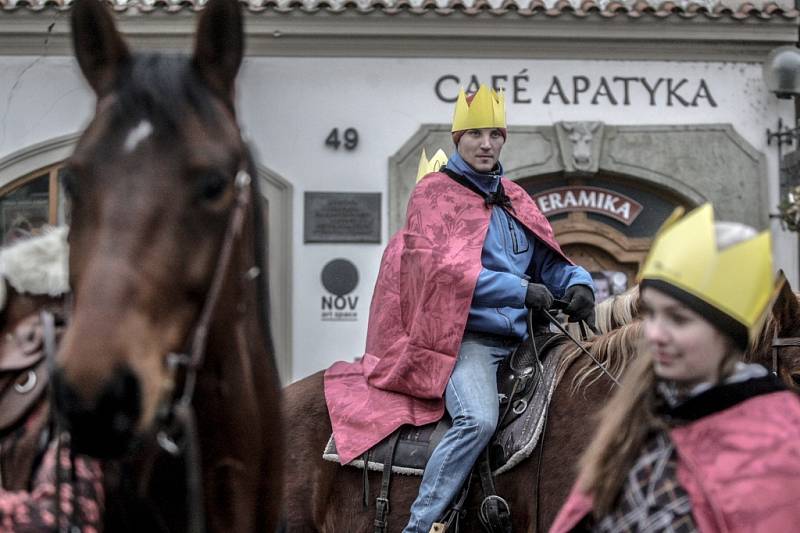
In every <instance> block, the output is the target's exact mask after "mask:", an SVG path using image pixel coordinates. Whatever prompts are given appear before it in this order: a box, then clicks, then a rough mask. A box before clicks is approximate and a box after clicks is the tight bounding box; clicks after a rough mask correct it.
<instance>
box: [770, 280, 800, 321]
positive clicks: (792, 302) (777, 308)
mask: <svg viewBox="0 0 800 533" xmlns="http://www.w3.org/2000/svg"><path fill="white" fill-rule="evenodd" d="M779 276H781V277H783V276H784V274H783V271H782V270H781V271H780V272H779ZM772 315H773V317H774V318H775V320H776V321H777V323H778V326H779V327H780V328H794V327H796V324H797V322H798V320H799V319H800V303H798V301H797V296H795V294H794V291H793V290H792V286H791V285H789V280H786V279H785V278H784V282H783V285H782V287H781V290H780V293H778V297H777V299H776V300H775V304H774V305H773V306H772ZM778 334H779V335H780V336H786V335H785V332H783V331H779V332H778Z"/></svg>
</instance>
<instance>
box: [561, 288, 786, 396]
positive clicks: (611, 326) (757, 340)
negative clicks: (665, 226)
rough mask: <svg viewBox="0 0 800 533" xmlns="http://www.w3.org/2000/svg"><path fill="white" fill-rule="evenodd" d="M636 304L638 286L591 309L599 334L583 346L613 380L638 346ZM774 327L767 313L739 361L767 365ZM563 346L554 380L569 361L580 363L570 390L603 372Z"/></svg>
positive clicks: (590, 381) (770, 315) (628, 361)
mask: <svg viewBox="0 0 800 533" xmlns="http://www.w3.org/2000/svg"><path fill="white" fill-rule="evenodd" d="M794 295H795V297H796V298H798V300H800V293H797V292H795V293H794ZM638 306H639V287H638V285H637V286H634V287H633V288H631V289H629V290H628V291H626V292H624V293H622V294H620V295H617V296H614V297H613V298H609V299H608V300H605V301H603V302H601V303H600V304H598V305H597V308H596V309H595V313H596V317H597V329H598V331H600V335H598V336H596V337H594V338H592V339H589V340H587V341H584V342H583V347H584V348H585V349H586V350H588V351H589V353H591V354H592V355H593V356H594V357H595V358H596V359H597V360H598V361H599V362H600V363H601V364H602V365H603V367H604V368H605V369H606V370H607V371H608V372H609V373H610V374H611V375H613V376H614V377H615V378H617V379H619V378H620V377H621V376H622V374H623V373H624V371H625V369H626V368H627V367H628V364H629V363H630V362H631V360H632V359H633V358H634V357H636V354H637V353H638V352H639V349H640V343H641V339H642V333H643V332H642V322H641V320H640V319H639V318H638V311H639V308H638ZM777 328H778V323H777V321H776V320H775V318H774V317H773V315H772V313H767V317H766V319H765V320H764V324H763V325H762V326H761V329H760V330H759V332H758V335H756V336H755V337H754V338H753V339H752V340H751V342H750V345H749V346H748V349H747V351H746V352H745V353H744V356H743V360H744V361H745V362H747V363H759V364H762V365H766V366H767V367H769V361H767V360H766V359H765V355H764V354H769V350H770V347H771V345H772V340H773V338H774V336H775V334H776V333H777ZM566 346H567V349H566V350H565V352H564V353H563V354H562V356H561V361H560V362H559V367H558V379H559V380H560V379H561V378H562V377H563V376H564V375H565V374H566V372H567V370H568V369H569V368H570V367H572V365H573V364H578V365H580V366H579V367H578V368H577V370H576V371H575V376H574V378H573V380H572V388H573V391H575V390H577V389H578V388H580V387H581V386H584V385H586V386H588V385H591V384H592V383H594V382H595V381H597V379H598V378H600V376H602V375H603V372H602V370H600V368H598V366H597V365H596V364H595V363H594V362H593V361H592V360H591V359H589V358H588V357H587V356H586V354H584V353H583V352H582V351H581V350H580V349H578V348H577V347H574V346H572V347H570V345H566Z"/></svg>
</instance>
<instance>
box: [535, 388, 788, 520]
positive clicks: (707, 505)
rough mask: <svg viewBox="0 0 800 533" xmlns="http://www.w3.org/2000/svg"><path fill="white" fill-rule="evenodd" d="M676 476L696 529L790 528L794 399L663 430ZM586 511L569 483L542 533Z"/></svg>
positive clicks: (763, 399) (766, 400) (784, 397)
mask: <svg viewBox="0 0 800 533" xmlns="http://www.w3.org/2000/svg"><path fill="white" fill-rule="evenodd" d="M670 436H671V438H672V441H673V442H674V443H675V448H676V450H677V452H678V481H679V482H680V483H681V485H682V486H683V488H684V489H686V492H687V493H688V494H689V498H690V499H691V501H692V515H693V516H694V519H695V523H696V524H697V528H698V531H702V532H703V533H772V532H777V531H797V528H798V524H800V400H798V398H797V395H795V394H794V393H791V392H775V393H771V394H765V395H762V396H757V397H755V398H750V399H749V400H746V401H744V402H742V403H740V404H738V405H736V406H734V407H731V408H729V409H726V410H724V411H720V412H718V413H715V414H713V415H710V416H707V417H704V418H702V419H700V420H698V421H696V422H693V423H691V424H689V425H686V426H681V427H679V428H676V429H673V430H672V431H671V432H670ZM591 510H592V500H591V498H590V497H589V496H588V495H586V494H584V493H581V492H580V491H579V490H578V489H577V487H573V488H572V492H571V493H570V495H569V498H568V499H567V502H566V504H564V506H563V507H562V508H561V511H560V512H559V513H558V517H556V521H555V523H554V524H553V527H552V528H551V529H550V533H567V532H569V531H571V530H572V529H573V528H574V527H575V526H577V525H578V524H579V523H580V522H581V520H583V518H584V517H585V516H586V515H587V514H589V513H590V512H591Z"/></svg>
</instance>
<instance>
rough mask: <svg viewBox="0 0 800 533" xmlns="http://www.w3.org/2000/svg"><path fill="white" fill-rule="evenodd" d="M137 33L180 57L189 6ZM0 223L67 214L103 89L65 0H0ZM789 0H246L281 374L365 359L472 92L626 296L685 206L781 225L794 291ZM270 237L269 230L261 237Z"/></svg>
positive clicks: (793, 33)
mask: <svg viewBox="0 0 800 533" xmlns="http://www.w3.org/2000/svg"><path fill="white" fill-rule="evenodd" d="M110 5H113V7H114V9H115V10H116V11H117V14H118V17H117V20H118V22H119V25H120V28H121V29H122V30H123V31H124V32H125V33H126V34H127V35H128V37H129V39H130V41H131V42H132V45H133V47H134V48H139V49H146V50H153V49H167V50H178V51H189V50H190V49H191V42H192V36H193V31H194V23H195V19H196V11H197V10H198V9H200V7H199V6H198V5H195V4H194V3H193V2H192V1H183V2H174V3H173V2H149V1H146V0H145V1H141V2H135V1H130V0H118V1H116V2H114V3H113V4H110ZM0 8H1V9H0V117H2V119H0V226H2V227H1V228H0V230H1V232H0V233H1V234H3V235H5V234H7V232H9V231H12V230H13V229H14V228H15V227H35V226H37V225H39V224H41V223H44V222H49V223H59V222H63V221H64V215H63V213H64V206H63V202H62V200H61V198H60V197H61V195H60V190H59V187H60V185H59V165H60V164H61V162H62V161H63V160H64V159H65V158H66V157H67V156H68V155H69V153H70V151H71V149H72V148H73V147H74V145H75V142H76V140H77V137H78V135H79V133H80V131H81V129H82V127H83V126H84V125H85V124H86V121H87V120H88V118H89V117H90V114H91V112H92V106H93V96H92V94H91V92H90V90H89V88H88V87H87V86H86V84H85V82H84V81H83V80H82V78H81V76H80V73H79V70H78V67H77V64H76V62H75V60H74V59H73V58H72V57H71V55H70V54H71V50H70V46H69V28H68V18H69V17H68V11H69V7H68V5H65V4H64V3H62V1H61V0H56V1H47V2H43V1H40V0H28V1H25V0H0ZM798 20H799V19H798V12H797V10H796V9H795V8H794V4H793V3H791V2H790V1H788V0H777V1H772V2H762V3H744V2H739V1H738V0H724V1H719V0H707V1H702V2H698V1H694V0H692V1H684V2H678V3H675V2H663V3H652V4H651V3H647V2H644V1H640V2H635V3H634V2H629V1H625V2H615V1H601V0H587V1H585V2H577V1H571V2H570V1H563V0H562V1H559V2H552V1H548V2H542V1H541V0H505V1H491V2H490V1H486V0H475V1H474V2H465V1H462V0H450V1H446V0H439V1H433V0H424V1H416V0H415V1H409V0H358V1H356V0H350V1H342V0H306V1H299V0H294V1H285V0H280V1H275V0H249V3H248V4H246V21H245V22H246V30H247V34H248V41H247V56H246V59H245V61H244V64H243V67H242V70H241V73H240V77H239V84H238V113H239V118H240V122H241V124H242V128H243V131H244V132H245V133H246V135H247V137H248V139H249V141H250V142H251V144H252V146H253V147H254V149H255V151H256V153H257V154H258V159H259V179H260V181H261V186H262V192H263V194H264V199H263V201H264V202H265V203H267V204H268V206H269V218H270V220H269V224H270V227H269V239H268V240H269V247H270V281H271V284H272V293H273V301H272V307H273V312H272V316H273V317H274V321H273V330H274V334H275V337H276V347H277V349H278V354H279V359H280V364H281V368H282V372H283V375H284V378H285V379H287V380H290V379H298V378H301V377H303V376H305V375H308V374H309V373H312V372H314V371H316V370H319V369H322V368H324V367H326V366H328V365H329V364H330V363H331V362H332V361H334V360H337V359H352V358H354V357H358V356H360V355H361V352H362V350H363V347H364V341H365V337H366V325H367V324H366V322H367V316H368V311H369V305H370V299H371V294H372V285H373V283H374V281H375V278H376V276H377V271H378V266H379V262H380V257H381V253H382V250H383V246H384V245H385V244H386V242H387V240H388V237H389V236H390V235H391V234H392V233H393V232H394V231H395V230H396V229H397V228H398V227H399V226H400V225H401V224H402V221H403V217H404V211H405V202H406V200H407V198H408V195H409V193H410V190H411V189H412V188H413V186H414V180H415V176H416V169H417V164H418V162H419V156H420V153H421V150H422V149H423V148H424V149H425V150H426V151H427V153H428V154H429V155H430V154H432V153H433V152H435V151H436V150H437V149H439V148H442V149H444V150H445V152H450V151H452V149H453V146H452V141H451V140H450V134H449V122H450V118H451V114H452V109H453V102H454V101H455V97H456V94H457V92H458V89H459V88H460V87H463V88H466V89H474V88H477V84H478V83H485V84H487V85H490V86H493V87H496V88H502V89H504V91H505V94H506V102H507V113H508V122H509V137H508V142H507V144H506V146H505V148H504V149H503V154H502V158H501V161H502V162H503V165H504V167H505V169H506V173H507V175H508V176H509V177H510V178H512V179H514V180H516V181H517V182H518V183H520V184H521V185H522V186H523V187H524V188H525V189H526V190H528V191H529V192H530V193H531V195H532V196H533V197H534V198H535V200H536V202H537V203H538V205H539V207H540V209H541V210H542V211H543V212H544V213H545V214H546V215H547V216H548V217H549V218H550V220H551V222H552V224H553V227H554V229H555V231H556V235H557V238H558V240H559V241H560V242H561V243H562V245H563V246H564V248H565V250H566V251H567V253H568V254H569V255H570V256H571V257H573V258H574V259H575V260H576V262H578V263H580V264H583V265H584V266H586V267H587V268H588V269H589V270H591V271H593V272H596V273H597V279H598V280H599V282H598V283H599V284H605V285H606V287H607V289H605V290H608V291H612V292H613V291H618V290H622V289H624V288H625V287H627V286H629V285H630V284H631V283H633V278H634V276H635V273H636V270H637V268H638V266H639V264H640V262H641V261H642V260H643V259H644V255H645V253H646V251H647V249H648V247H649V244H650V242H651V239H652V237H653V235H654V233H655V231H656V230H657V228H658V227H659V225H660V223H661V222H662V221H663V220H664V218H665V217H666V216H667V215H668V214H669V213H670V212H671V211H672V209H674V207H676V206H679V205H680V206H686V207H692V206H695V205H698V204H700V203H703V202H705V201H712V202H714V204H715V206H716V209H717V216H718V218H723V219H728V220H737V221H741V222H745V223H748V224H751V225H753V226H755V227H757V228H759V229H763V228H770V229H771V230H772V232H773V236H774V243H775V244H774V246H775V250H774V252H775V257H776V260H777V263H778V266H779V267H781V268H783V269H784V270H785V271H786V272H787V274H788V277H789V279H790V281H791V282H792V283H793V284H794V285H795V286H796V285H797V281H798V276H797V273H798V244H797V237H796V235H795V234H793V233H788V232H785V231H783V230H782V229H781V227H780V224H779V223H778V222H777V221H775V220H772V219H770V214H771V213H774V212H776V206H777V204H778V202H779V189H780V184H779V162H778V155H777V148H776V146H775V143H774V142H773V143H772V144H768V142H767V130H773V131H774V130H775V129H776V128H777V127H778V121H779V120H782V121H783V123H785V124H793V123H794V121H795V116H794V107H793V105H792V102H791V101H786V100H778V99H777V98H776V97H775V96H774V95H772V94H770V93H769V91H768V90H767V87H766V85H765V84H764V81H763V78H762V66H761V65H762V62H763V60H764V59H765V58H766V56H767V54H768V53H769V52H770V51H771V50H772V49H774V48H775V47H777V46H780V45H785V44H794V43H796V42H797V40H798ZM265 246H266V243H265Z"/></svg>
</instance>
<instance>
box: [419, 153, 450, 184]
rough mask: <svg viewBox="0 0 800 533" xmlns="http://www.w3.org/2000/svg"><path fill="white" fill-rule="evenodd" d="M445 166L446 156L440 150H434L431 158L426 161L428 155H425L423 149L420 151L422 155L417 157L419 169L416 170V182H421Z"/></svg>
mask: <svg viewBox="0 0 800 533" xmlns="http://www.w3.org/2000/svg"><path fill="white" fill-rule="evenodd" d="M446 164H447V155H445V153H444V152H443V151H442V149H441V148H439V149H438V150H436V153H435V154H433V157H431V158H430V160H428V154H426V153H425V148H423V149H422V154H421V155H420V157H419V167H418V168H417V181H419V180H421V179H422V178H423V177H424V176H427V175H428V174H430V173H431V172H439V169H441V168H442V167H444V166H445V165H446Z"/></svg>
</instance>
